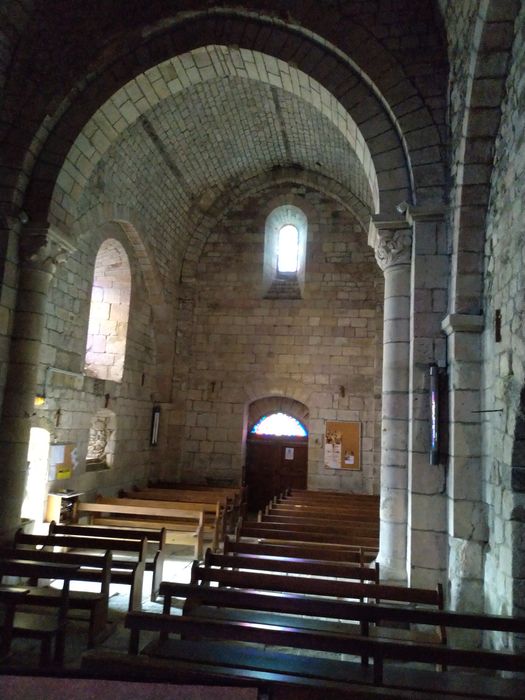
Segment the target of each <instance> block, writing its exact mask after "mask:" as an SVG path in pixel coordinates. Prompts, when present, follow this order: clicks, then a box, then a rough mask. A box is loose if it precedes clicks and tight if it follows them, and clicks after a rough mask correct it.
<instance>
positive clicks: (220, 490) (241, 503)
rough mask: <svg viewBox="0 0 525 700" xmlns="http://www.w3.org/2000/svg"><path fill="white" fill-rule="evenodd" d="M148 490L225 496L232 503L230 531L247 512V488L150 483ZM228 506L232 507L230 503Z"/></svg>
mask: <svg viewBox="0 0 525 700" xmlns="http://www.w3.org/2000/svg"><path fill="white" fill-rule="evenodd" d="M147 488H148V489H149V488H152V489H157V490H173V491H178V492H179V493H191V492H198V493H207V494H216V495H218V496H225V497H226V498H227V499H228V500H229V502H231V508H232V510H231V513H229V514H228V515H229V517H228V520H229V526H230V529H233V528H234V527H235V523H236V522H237V519H238V518H239V516H241V515H244V513H245V510H246V496H247V488H246V486H209V485H206V484H193V483H189V482H174V481H149V482H148V487H147ZM196 500H198V499H196ZM228 505H230V503H229V504H228ZM229 531H230V530H229Z"/></svg>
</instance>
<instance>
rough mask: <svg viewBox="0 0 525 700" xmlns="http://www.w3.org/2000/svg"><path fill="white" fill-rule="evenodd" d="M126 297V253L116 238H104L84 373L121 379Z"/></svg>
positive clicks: (97, 262)
mask: <svg viewBox="0 0 525 700" xmlns="http://www.w3.org/2000/svg"><path fill="white" fill-rule="evenodd" d="M130 297H131V269H130V265H129V260H128V256H127V254H126V251H125V250H124V247H123V246H122V244H121V243H119V241H117V240H115V239H114V238H108V239H107V240H105V241H104V243H102V245H101V246H100V248H99V250H98V253H97V257H96V259H95V269H94V273H93V285H92V288H91V305H90V310H89V326H88V333H87V341H86V356H85V365H84V372H85V374H87V375H88V376H90V377H95V378H97V379H109V380H111V381H114V382H120V381H122V375H123V372H124V361H125V357H126V341H127V333H128V319H129V304H130Z"/></svg>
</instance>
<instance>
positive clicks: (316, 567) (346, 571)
mask: <svg viewBox="0 0 525 700" xmlns="http://www.w3.org/2000/svg"><path fill="white" fill-rule="evenodd" d="M204 566H215V567H218V568H221V569H234V570H238V571H266V572H272V573H278V574H299V575H301V576H312V577H325V578H326V577H331V578H337V579H348V580H351V581H361V582H364V581H370V582H372V583H379V564H375V565H374V566H372V567H370V566H360V565H355V564H348V563H339V562H330V561H325V560H319V559H306V558H304V557H282V556H281V557H279V556H264V555H260V554H215V553H214V552H212V551H211V550H209V549H208V550H207V551H206V554H205V556H204Z"/></svg>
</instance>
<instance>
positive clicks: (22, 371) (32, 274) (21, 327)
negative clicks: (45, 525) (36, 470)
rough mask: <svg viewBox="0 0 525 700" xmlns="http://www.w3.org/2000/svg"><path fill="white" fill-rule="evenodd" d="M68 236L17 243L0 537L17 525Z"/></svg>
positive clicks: (27, 234) (1, 440)
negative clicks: (51, 303)
mask: <svg viewBox="0 0 525 700" xmlns="http://www.w3.org/2000/svg"><path fill="white" fill-rule="evenodd" d="M73 249H74V248H73V245H72V243H71V242H70V241H69V239H68V237H67V236H65V235H64V234H63V233H61V232H60V231H57V230H56V229H51V228H49V227H47V228H46V227H31V228H26V229H25V230H24V231H23V232H22V234H21V238H20V243H19V261H20V262H19V275H18V289H17V300H16V309H15V315H14V320H13V332H12V336H11V344H10V349H9V366H8V371H7V377H6V385H5V393H4V401H3V407H2V417H1V423H0V464H2V471H1V473H0V488H1V489H2V491H3V504H4V508H3V509H2V512H1V514H0V533H8V532H10V531H12V530H13V529H15V528H16V527H17V526H18V525H19V522H20V509H21V506H22V501H23V498H24V489H25V481H26V471H27V447H28V441H29V431H30V428H31V415H32V413H33V402H34V396H35V387H36V380H37V369H38V360H39V351H40V343H41V340H42V333H43V329H44V320H45V312H46V300H47V294H48V291H49V285H50V283H51V280H52V278H53V274H54V272H55V269H56V266H57V265H58V264H59V263H61V262H63V261H64V260H65V259H66V257H67V255H68V254H69V253H70V252H72V251H73Z"/></svg>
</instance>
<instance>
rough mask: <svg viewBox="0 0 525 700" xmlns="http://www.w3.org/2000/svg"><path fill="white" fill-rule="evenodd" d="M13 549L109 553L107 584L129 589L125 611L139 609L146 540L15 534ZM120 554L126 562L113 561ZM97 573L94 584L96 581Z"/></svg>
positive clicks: (146, 547) (121, 560)
mask: <svg viewBox="0 0 525 700" xmlns="http://www.w3.org/2000/svg"><path fill="white" fill-rule="evenodd" d="M15 547H17V548H18V547H33V548H37V547H45V548H51V550H53V548H55V547H67V548H71V549H73V550H75V552H79V551H82V550H89V551H91V552H93V551H102V552H106V551H110V552H111V553H112V555H113V558H112V563H111V583H117V584H120V585H124V586H129V590H130V592H129V610H136V609H140V608H141V607H142V586H143V582H144V569H145V561H146V557H147V549H148V542H147V540H146V538H142V539H136V540H130V539H129V540H128V539H124V538H119V539H117V538H115V539H111V538H100V537H98V538H97V537H82V536H80V535H50V534H48V535H30V534H26V533H25V532H22V531H21V530H19V531H18V532H17V533H16V535H15ZM116 553H120V555H121V556H124V557H126V558H122V559H120V558H119V559H117V558H116V556H115V554H116ZM97 575H98V574H97V573H95V574H94V578H93V580H94V581H97V580H98V579H97Z"/></svg>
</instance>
